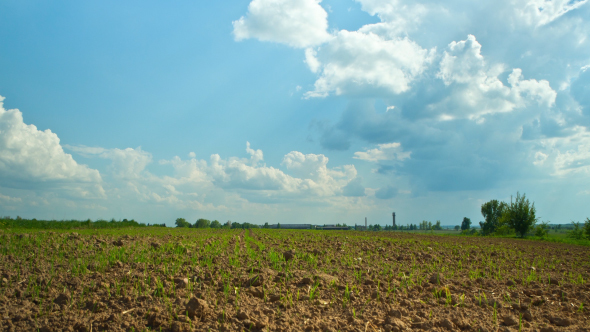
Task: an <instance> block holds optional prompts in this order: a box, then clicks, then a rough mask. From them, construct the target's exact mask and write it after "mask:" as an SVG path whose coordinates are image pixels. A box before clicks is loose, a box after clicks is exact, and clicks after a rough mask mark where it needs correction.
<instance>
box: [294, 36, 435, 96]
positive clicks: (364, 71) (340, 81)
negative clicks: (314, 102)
mask: <svg viewBox="0 0 590 332" xmlns="http://www.w3.org/2000/svg"><path fill="white" fill-rule="evenodd" d="M434 52H435V50H430V51H428V50H426V49H423V48H422V47H420V46H419V45H418V44H416V43H415V42H413V41H412V40H410V39H408V38H395V39H386V38H383V37H381V36H379V35H377V34H374V33H362V32H358V31H346V30H341V31H339V32H338V33H337V34H336V36H335V38H334V39H333V40H331V41H330V42H329V43H328V44H326V45H324V46H322V47H321V49H320V50H319V51H318V59H319V62H320V63H321V66H318V65H317V64H316V65H314V67H313V69H317V68H318V67H319V68H320V69H319V70H317V71H318V72H320V77H319V78H318V79H317V81H316V82H315V84H314V87H315V88H314V90H313V91H309V92H307V93H306V94H305V96H306V97H308V98H310V97H326V96H328V95H329V94H331V93H333V94H336V95H360V96H363V95H369V96H371V95H372V96H376V95H384V96H388V95H392V94H393V95H395V94H400V93H402V92H405V91H407V90H408V89H409V88H410V84H411V83H412V81H414V80H415V79H416V78H417V77H418V76H419V75H420V74H421V73H422V72H423V71H424V70H425V68H426V66H427V65H428V64H429V63H430V62H431V60H432V59H433V57H432V56H433V54H434Z"/></svg>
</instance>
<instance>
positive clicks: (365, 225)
mask: <svg viewBox="0 0 590 332" xmlns="http://www.w3.org/2000/svg"><path fill="white" fill-rule="evenodd" d="M365 229H367V217H365Z"/></svg>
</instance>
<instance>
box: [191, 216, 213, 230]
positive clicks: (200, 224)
mask: <svg viewBox="0 0 590 332" xmlns="http://www.w3.org/2000/svg"><path fill="white" fill-rule="evenodd" d="M210 226H211V221H210V220H207V219H203V218H200V219H198V220H197V222H195V227H196V228H209V227H210Z"/></svg>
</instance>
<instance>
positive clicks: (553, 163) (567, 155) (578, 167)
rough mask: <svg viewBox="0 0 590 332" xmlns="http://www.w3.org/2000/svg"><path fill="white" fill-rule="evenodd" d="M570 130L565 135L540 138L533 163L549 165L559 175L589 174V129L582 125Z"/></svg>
mask: <svg viewBox="0 0 590 332" xmlns="http://www.w3.org/2000/svg"><path fill="white" fill-rule="evenodd" d="M571 130H572V134H570V135H567V136H563V137H551V138H545V139H541V140H540V142H539V148H538V150H537V151H536V152H535V161H534V162H533V164H535V165H536V166H544V167H549V168H550V169H551V171H552V174H553V175H555V176H559V177H564V176H567V175H573V174H578V175H590V131H589V130H588V128H586V127H583V126H575V127H574V128H572V129H571Z"/></svg>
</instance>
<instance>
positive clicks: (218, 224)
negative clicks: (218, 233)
mask: <svg viewBox="0 0 590 332" xmlns="http://www.w3.org/2000/svg"><path fill="white" fill-rule="evenodd" d="M211 228H221V223H220V222H219V221H218V220H213V221H212V222H211Z"/></svg>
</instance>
